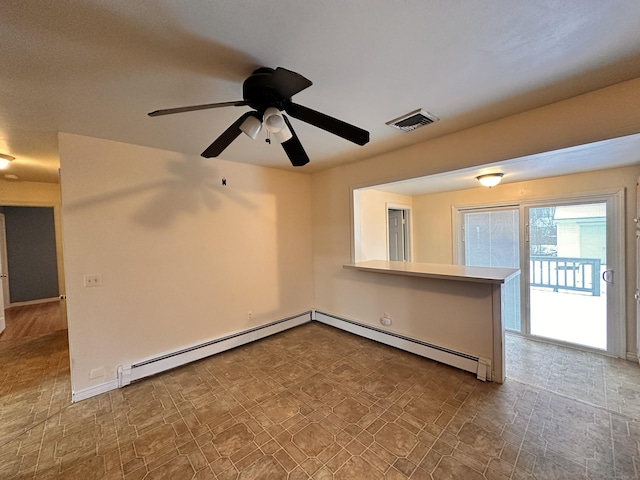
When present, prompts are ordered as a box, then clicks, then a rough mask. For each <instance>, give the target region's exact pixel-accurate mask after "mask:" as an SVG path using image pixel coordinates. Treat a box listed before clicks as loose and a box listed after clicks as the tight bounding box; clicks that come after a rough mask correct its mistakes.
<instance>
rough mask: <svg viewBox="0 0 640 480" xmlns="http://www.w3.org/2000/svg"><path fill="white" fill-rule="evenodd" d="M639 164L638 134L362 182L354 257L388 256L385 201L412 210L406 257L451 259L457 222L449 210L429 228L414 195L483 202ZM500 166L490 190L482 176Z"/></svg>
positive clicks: (356, 210) (356, 193)
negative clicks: (447, 242) (478, 197)
mask: <svg viewBox="0 0 640 480" xmlns="http://www.w3.org/2000/svg"><path fill="white" fill-rule="evenodd" d="M638 164H640V134H634V135H628V136H624V137H618V138H613V139H609V140H603V141H600V142H594V143H589V144H584V145H577V146H574V147H569V148H564V149H560V150H553V151H548V152H542V153H539V154H535V155H528V156H525V157H519V158H514V159H505V160H501V161H499V162H494V163H491V164H486V165H481V166H476V167H471V168H465V169H461V170H455V171H450V172H442V173H437V174H434V175H428V176H424V177H417V178H410V179H406V180H401V181H396V182H390V183H385V184H376V185H369V186H363V187H360V188H354V189H353V216H352V218H353V237H352V242H353V243H352V261H354V262H362V261H367V260H389V259H390V258H391V257H390V255H389V243H390V242H389V225H388V208H387V205H400V206H401V208H408V209H413V210H412V211H413V215H412V218H411V219H410V222H409V224H408V232H407V242H408V245H409V249H408V251H409V257H408V261H414V262H423V263H453V260H454V259H453V251H452V248H451V247H449V248H448V249H447V251H442V249H438V248H437V245H438V244H439V243H441V240H442V238H443V237H444V236H447V237H449V236H450V235H451V234H452V233H451V231H452V230H451V229H452V228H453V226H452V225H451V224H450V216H451V215H450V211H449V212H447V213H446V217H447V220H446V222H442V223H441V224H439V225H438V228H437V229H436V230H435V231H434V229H432V228H430V229H429V230H428V231H425V229H424V228H422V227H421V225H422V222H421V219H420V214H419V213H418V210H417V209H416V208H415V207H414V202H415V199H416V198H418V197H420V196H424V195H429V194H435V193H442V192H452V191H458V190H471V189H474V190H476V191H480V190H481V191H482V193H481V194H482V195H484V197H483V200H482V202H483V203H492V201H493V200H492V199H496V198H499V197H500V192H501V191H502V189H504V188H508V187H506V186H507V185H509V184H511V183H516V182H525V181H529V180H535V179H540V178H548V177H559V176H564V175H570V174H576V173H582V172H589V171H596V170H603V169H612V168H617V167H625V166H630V165H638ZM496 171H500V172H503V173H504V178H503V181H502V183H500V185H497V186H495V187H493V188H492V189H486V188H484V187H482V186H480V184H479V183H478V181H477V179H476V177H478V176H479V175H483V174H487V173H492V172H496Z"/></svg>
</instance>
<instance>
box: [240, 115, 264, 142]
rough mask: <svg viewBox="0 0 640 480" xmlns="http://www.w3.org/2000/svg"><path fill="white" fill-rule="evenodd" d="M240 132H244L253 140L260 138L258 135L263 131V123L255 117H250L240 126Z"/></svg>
mask: <svg viewBox="0 0 640 480" xmlns="http://www.w3.org/2000/svg"><path fill="white" fill-rule="evenodd" d="M240 130H242V131H243V132H244V133H245V135H247V136H248V137H250V138H251V139H252V140H255V139H256V138H258V134H259V133H260V130H262V122H261V121H260V119H258V118H256V117H254V116H253V115H250V116H248V117H247V118H246V119H245V121H244V122H242V124H241V125H240Z"/></svg>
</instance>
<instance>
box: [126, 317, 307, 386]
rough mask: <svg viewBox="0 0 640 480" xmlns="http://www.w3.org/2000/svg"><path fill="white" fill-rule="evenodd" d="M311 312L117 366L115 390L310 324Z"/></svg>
mask: <svg viewBox="0 0 640 480" xmlns="http://www.w3.org/2000/svg"><path fill="white" fill-rule="evenodd" d="M311 313H312V312H311V311H308V312H304V313H300V314H298V315H294V316H291V317H287V318H283V319H281V320H277V321H275V322H271V323H267V324H266V325H260V326H259V327H255V328H251V329H248V330H243V331H241V332H236V333H233V334H231V335H227V336H224V337H221V338H217V339H215V340H211V341H208V342H205V343H201V344H198V345H193V346H190V347H187V348H183V349H181V350H177V351H175V352H171V353H167V354H164V355H159V356H157V357H154V358H150V359H147V360H143V361H141V362H138V363H134V364H132V365H121V366H119V367H118V387H124V386H126V385H129V384H130V383H131V382H134V381H136V380H140V379H141V378H145V377H149V376H151V375H155V374H157V373H160V372H164V371H166V370H170V369H172V368H176V367H179V366H181V365H185V364H187V363H190V362H195V361H196V360H201V359H203V358H206V357H210V356H211V355H215V354H216V353H221V352H224V351H226V350H230V349H232V348H235V347H239V346H240V345H244V344H246V343H250V342H254V341H256V340H260V339H262V338H265V337H269V336H271V335H274V334H276V333H280V332H283V331H285V330H288V329H290V328H293V327H297V326H298V325H302V324H303V323H307V322H310V321H311Z"/></svg>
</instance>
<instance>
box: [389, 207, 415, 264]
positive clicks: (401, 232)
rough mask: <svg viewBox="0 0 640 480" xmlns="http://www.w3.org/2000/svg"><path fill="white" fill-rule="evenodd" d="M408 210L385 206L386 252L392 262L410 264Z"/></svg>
mask: <svg viewBox="0 0 640 480" xmlns="http://www.w3.org/2000/svg"><path fill="white" fill-rule="evenodd" d="M409 219H410V209H408V208H403V207H396V206H389V205H387V245H388V248H387V252H388V259H389V261H392V262H410V261H411V247H410V239H411V235H410V232H409V226H410V224H409Z"/></svg>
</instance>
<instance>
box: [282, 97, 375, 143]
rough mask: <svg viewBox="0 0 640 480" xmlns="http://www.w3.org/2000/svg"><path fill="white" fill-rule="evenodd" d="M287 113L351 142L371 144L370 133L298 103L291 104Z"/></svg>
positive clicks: (286, 108)
mask: <svg viewBox="0 0 640 480" xmlns="http://www.w3.org/2000/svg"><path fill="white" fill-rule="evenodd" d="M285 111H286V112H287V113H288V114H289V115H291V116H292V117H293V118H297V119H298V120H302V121H303V122H306V123H309V124H311V125H313V126H315V127H318V128H321V129H323V130H326V131H327V132H330V133H333V134H334V135H338V136H339V137H342V138H344V139H345V140H349V141H350V142H353V143H357V144H358V145H364V144H366V143H368V142H369V132H367V131H366V130H363V129H361V128H358V127H356V126H354V125H351V124H349V123H347V122H343V121H342V120H338V119H337V118H333V117H330V116H329V115H325V114H324V113H320V112H318V111H316V110H312V109H310V108H307V107H303V106H302V105H298V104H297V103H290V104H289V105H287V106H286V107H285Z"/></svg>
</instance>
